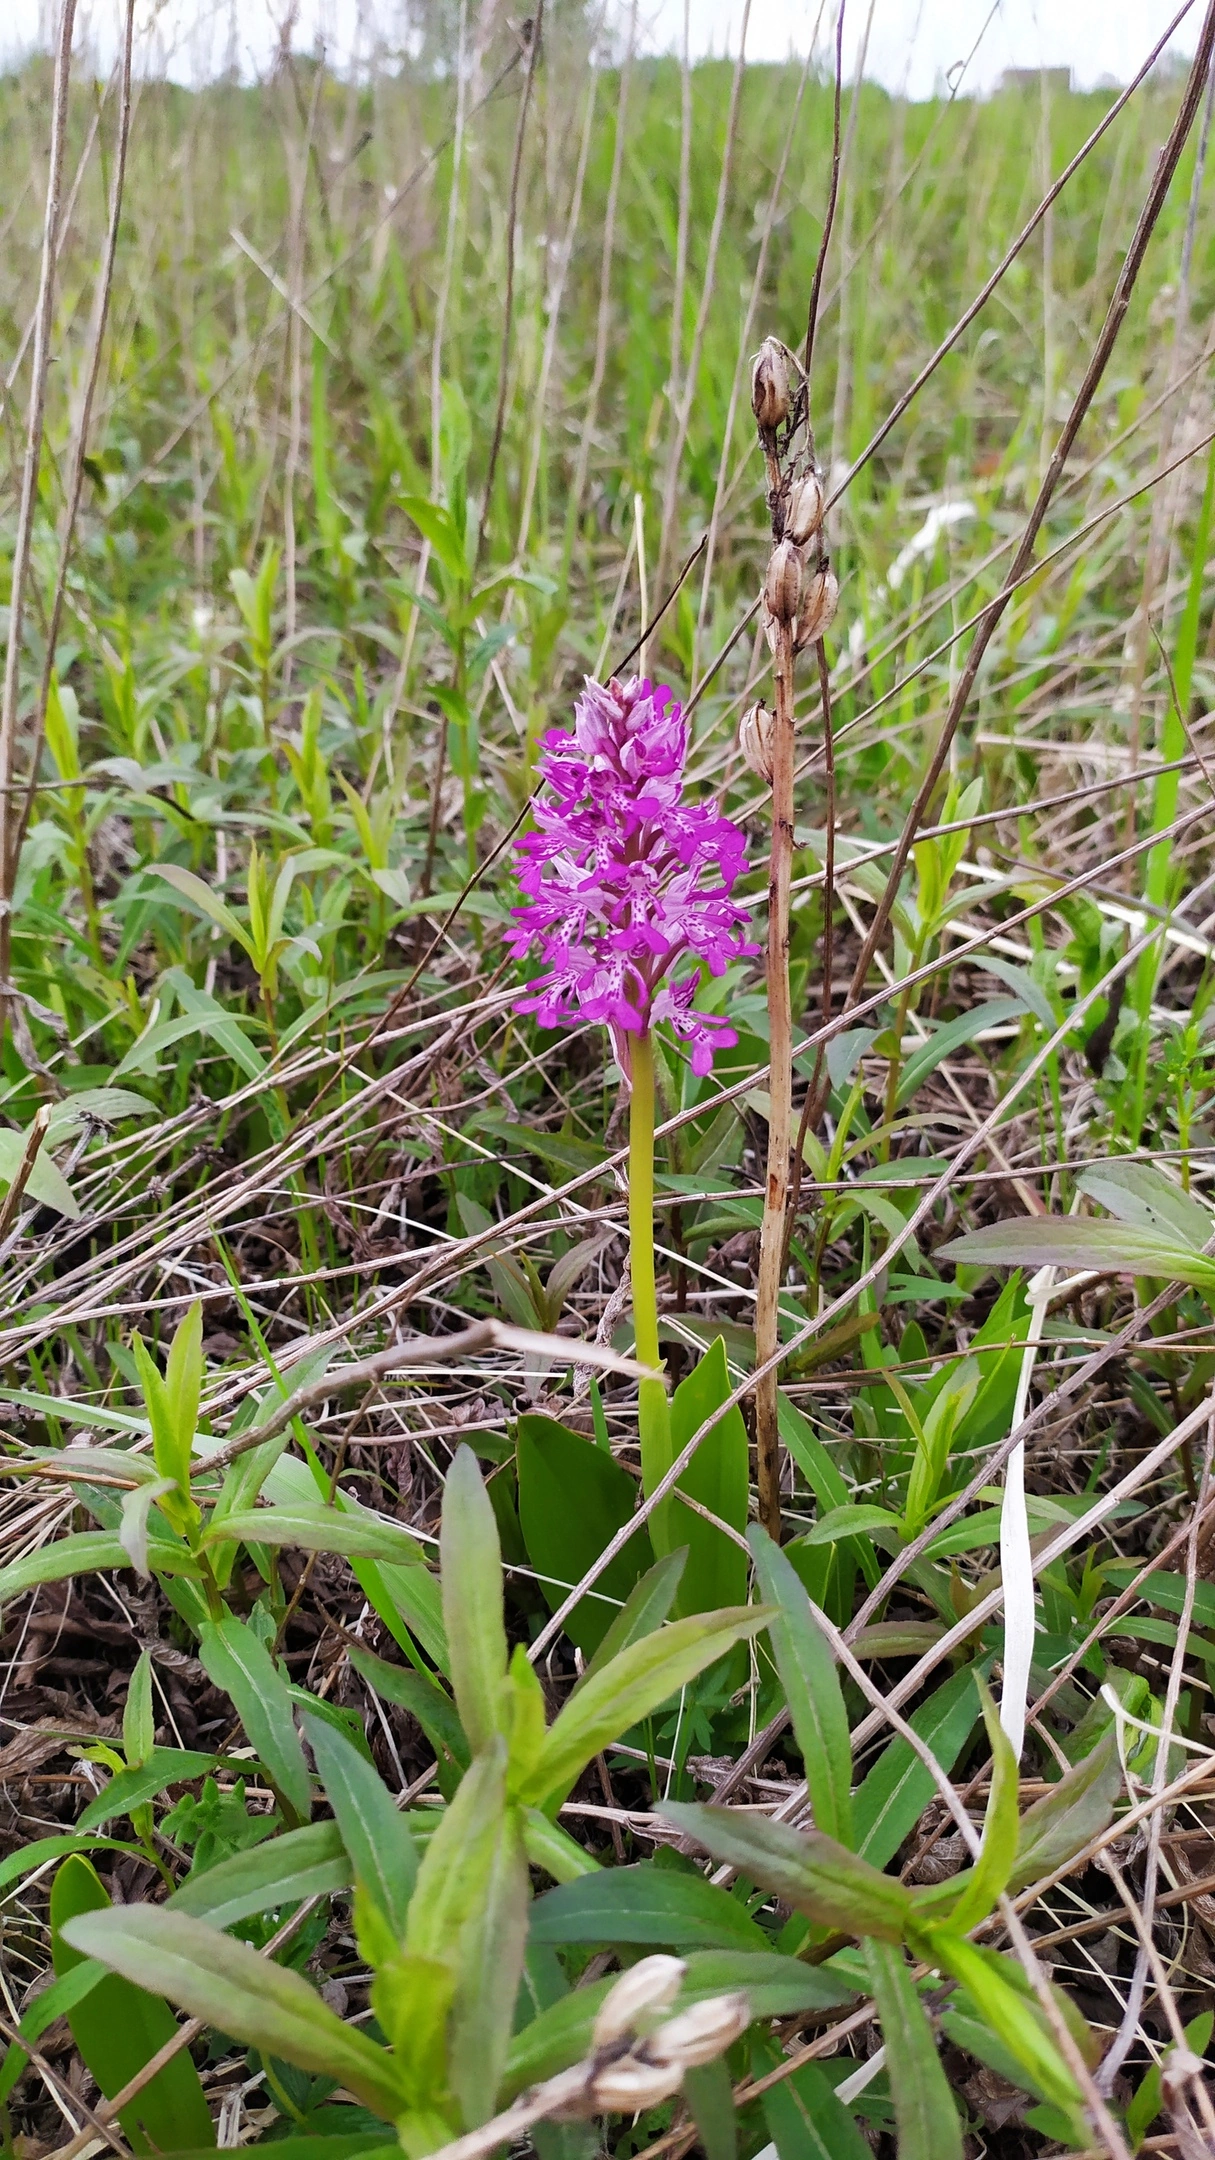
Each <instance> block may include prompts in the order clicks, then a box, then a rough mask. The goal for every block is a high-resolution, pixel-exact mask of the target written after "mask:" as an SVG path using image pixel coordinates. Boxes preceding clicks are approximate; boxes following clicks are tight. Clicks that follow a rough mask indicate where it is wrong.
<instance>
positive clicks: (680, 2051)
mask: <svg viewBox="0 0 1215 2160" xmlns="http://www.w3.org/2000/svg"><path fill="white" fill-rule="evenodd" d="M750 2022H751V2005H750V2003H749V2002H748V2001H747V1998H746V1996H745V1995H715V1996H714V1997H713V1999H712V2001H711V2002H702V2003H693V2005H692V2007H691V2009H690V2010H681V2011H680V2013H679V2016H678V2017H673V2018H668V2019H667V2022H666V2024H665V2025H660V2026H659V2028H658V2031H657V2032H656V2033H654V2034H653V2035H652V2036H651V2038H650V2039H649V2040H648V2041H647V2043H646V2053H647V2055H648V2056H649V2057H650V2059H651V2061H653V2062H659V2063H670V2064H671V2065H672V2066H674V2065H675V2064H676V2063H678V2064H679V2066H680V2069H681V2070H696V2069H698V2068H699V2067H700V2065H701V2064H702V2063H707V2062H714V2061H716V2059H717V2057H718V2056H719V2055H720V2054H721V2053H722V2052H723V2050H724V2049H726V2048H728V2047H732V2046H733V2045H734V2042H735V2041H736V2040H740V2039H741V2038H742V2035H743V2034H744V2033H745V2031H746V2029H747V2027H748V2025H749V2024H750Z"/></svg>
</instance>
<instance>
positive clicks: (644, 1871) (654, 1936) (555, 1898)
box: [529, 1860, 768, 1950]
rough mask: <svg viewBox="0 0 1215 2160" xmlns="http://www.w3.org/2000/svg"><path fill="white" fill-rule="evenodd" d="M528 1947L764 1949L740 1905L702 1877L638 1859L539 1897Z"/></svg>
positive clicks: (763, 1940)
mask: <svg viewBox="0 0 1215 2160" xmlns="http://www.w3.org/2000/svg"><path fill="white" fill-rule="evenodd" d="M529 1940H530V1941H531V1942H544V1943H600V1944H604V1943H649V1944H651V1945H653V1946H661V1947H668V1948H670V1949H673V1950H685V1949H697V1950H710V1949H712V1950H725V1949H730V1948H734V1949H739V1950H766V1949H767V1947H768V1937H767V1936H766V1935H765V1934H764V1931H763V1929H762V1928H761V1927H758V1926H757V1925H756V1923H755V1921H754V1920H752V1918H751V1916H750V1914H749V1913H748V1911H747V1909H746V1907H745V1906H744V1905H740V1903H739V1901H738V1899H737V1898H733V1897H731V1896H730V1895H729V1892H728V1891H726V1890H719V1889H718V1888H717V1887H716V1885H715V1884H714V1883H711V1882H706V1880H705V1878H704V1876H703V1875H683V1874H676V1873H675V1871H674V1869H672V1868H660V1867H655V1866H654V1865H653V1863H652V1862H651V1861H645V1860H643V1861H642V1862H641V1864H640V1865H639V1866H638V1867H616V1868H605V1869H603V1870H601V1871H600V1872H599V1873H597V1874H595V1875H588V1876H584V1877H583V1878H582V1880H581V1881H579V1882H574V1883H567V1884H565V1885H564V1886H563V1887H562V1888H560V1889H557V1890H549V1891H546V1893H545V1895H544V1896H543V1897H542V1898H537V1900H536V1903H535V1904H534V1905H533V1907H532V1917H531V1928H530V1931H529Z"/></svg>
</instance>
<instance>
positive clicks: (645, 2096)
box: [589, 2055, 684, 2115]
mask: <svg viewBox="0 0 1215 2160" xmlns="http://www.w3.org/2000/svg"><path fill="white" fill-rule="evenodd" d="M683 2070H684V2066H683V2064H682V2063H681V2062H680V2063H648V2062H639V2061H638V2060H637V2058H636V2056H633V2055H626V2056H625V2058H624V2060H623V2061H622V2062H618V2063H609V2064H608V2065H607V2066H606V2068H605V2069H603V2070H600V2071H599V2072H598V2073H597V2075H596V2076H595V2077H594V2079H593V2080H592V2082H591V2089H590V2095H589V2097H590V2100H591V2102H592V2104H593V2106H594V2110H595V2113H596V2114H609V2113H612V2114H617V2115H636V2114H639V2113H640V2111H641V2109H642V2108H648V2107H657V2105H658V2103H659V2101H660V2100H669V2099H670V2097H671V2094H672V2093H673V2092H678V2090H679V2087H680V2083H681V2081H682V2079H683Z"/></svg>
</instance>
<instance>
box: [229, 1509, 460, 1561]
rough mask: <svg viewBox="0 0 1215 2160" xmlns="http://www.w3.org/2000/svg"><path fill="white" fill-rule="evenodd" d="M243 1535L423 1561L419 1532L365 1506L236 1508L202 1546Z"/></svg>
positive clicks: (251, 1541)
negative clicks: (371, 1511)
mask: <svg viewBox="0 0 1215 2160" xmlns="http://www.w3.org/2000/svg"><path fill="white" fill-rule="evenodd" d="M229 1539H239V1540H240V1542H241V1543H242V1544H246V1545H271V1546H274V1547H278V1546H282V1545H294V1546H298V1548H299V1550H300V1551H301V1552H330V1553H338V1554H340V1555H342V1556H344V1557H354V1556H360V1557H363V1558H365V1559H368V1560H380V1561H389V1562H395V1563H396V1564H397V1565H398V1566H404V1567H418V1566H423V1565H424V1564H425V1562H424V1559H423V1554H422V1548H421V1546H420V1545H419V1544H418V1542H417V1539H416V1538H412V1537H411V1536H410V1535H409V1532H408V1530H404V1529H402V1527H401V1525H400V1524H399V1523H392V1522H387V1521H385V1520H384V1519H383V1518H381V1517H380V1516H377V1515H372V1514H371V1513H370V1512H369V1511H366V1510H363V1509H351V1510H350V1511H349V1512H347V1510H346V1509H344V1508H329V1507H321V1506H317V1507H253V1508H236V1509H234V1510H233V1511H232V1513H231V1514H229V1515H225V1516H224V1517H223V1518H222V1520H221V1521H220V1522H219V1523H218V1524H217V1525H216V1526H215V1527H214V1528H213V1529H210V1530H209V1531H208V1532H207V1535H206V1536H205V1537H204V1538H203V1540H202V1542H203V1545H204V1546H210V1545H212V1544H216V1543H219V1542H221V1541H226V1540H229Z"/></svg>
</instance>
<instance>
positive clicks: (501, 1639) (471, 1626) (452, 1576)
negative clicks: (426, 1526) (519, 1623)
mask: <svg viewBox="0 0 1215 2160" xmlns="http://www.w3.org/2000/svg"><path fill="white" fill-rule="evenodd" d="M439 1558H440V1576H441V1581H442V1585H443V1625H444V1627H445V1629H446V1632H447V1649H448V1656H449V1659H450V1662H451V1679H452V1686H453V1688H454V1690H455V1697H456V1708H457V1709H458V1710H459V1713H460V1723H461V1724H462V1725H463V1727H464V1731H465V1733H466V1734H467V1736H468V1744H469V1746H470V1748H471V1749H472V1751H473V1754H474V1755H477V1754H479V1753H480V1752H481V1750H482V1749H483V1748H485V1747H488V1746H489V1744H490V1742H491V1740H492V1739H493V1737H494V1735H495V1733H497V1732H500V1731H501V1729H502V1721H503V1712H504V1699H503V1688H502V1683H503V1681H504V1680H505V1678H506V1623H505V1620H504V1618H503V1608H502V1554H501V1549H500V1547H499V1543H498V1525H497V1523H496V1522H495V1520H494V1511H493V1509H492V1507H491V1506H490V1504H489V1496H488V1494H487V1493H486V1490H485V1487H484V1485H483V1484H482V1482H481V1473H480V1471H479V1470H478V1468H477V1458H476V1456H475V1455H474V1454H473V1451H472V1449H471V1448H470V1447H468V1446H467V1445H464V1446H461V1447H458V1448H457V1449H456V1453H455V1456H454V1458H453V1461H452V1465H451V1468H450V1470H449V1471H448V1473H447V1483H446V1485H445V1486H444V1488H443V1519H442V1523H441V1525H440V1538H439Z"/></svg>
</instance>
